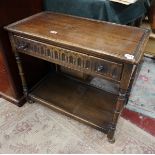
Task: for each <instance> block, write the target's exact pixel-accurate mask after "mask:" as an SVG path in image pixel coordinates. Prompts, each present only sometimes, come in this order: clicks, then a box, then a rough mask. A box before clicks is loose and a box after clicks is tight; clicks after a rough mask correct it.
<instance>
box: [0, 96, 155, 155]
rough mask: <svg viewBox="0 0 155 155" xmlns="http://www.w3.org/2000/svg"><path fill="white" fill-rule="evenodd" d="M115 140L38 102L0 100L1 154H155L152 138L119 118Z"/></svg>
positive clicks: (154, 143)
mask: <svg viewBox="0 0 155 155" xmlns="http://www.w3.org/2000/svg"><path fill="white" fill-rule="evenodd" d="M115 138H116V142H115V143H114V144H110V143H108V142H107V138H106V135H105V134H103V133H101V132H100V131H97V130H95V129H93V128H91V127H89V126H87V125H84V124H83V123H80V122H78V121H75V120H73V119H71V118H69V117H66V116H64V115H62V114H59V113H56V112H54V111H53V110H51V109H49V108H47V107H45V106H42V105H40V104H37V103H34V104H28V103H26V104H25V105H24V106H23V107H20V108H19V107H17V106H15V105H13V104H11V103H9V102H8V101H6V100H4V99H0V153H150V154H154V153H155V147H154V146H155V137H153V136H151V135H149V134H148V133H146V132H145V131H143V130H141V129H140V128H138V127H136V126H135V125H133V124H132V123H130V122H128V121H127V120H125V119H123V118H120V119H119V122H118V126H117V131H116V135H115Z"/></svg>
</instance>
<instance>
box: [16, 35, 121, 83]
mask: <svg viewBox="0 0 155 155" xmlns="http://www.w3.org/2000/svg"><path fill="white" fill-rule="evenodd" d="M14 43H15V48H16V50H18V51H19V52H22V53H26V54H29V55H32V56H35V57H38V58H41V59H44V60H47V61H50V62H53V63H56V64H59V65H61V66H65V67H68V68H71V69H75V70H79V71H81V72H85V73H88V74H92V75H95V76H104V77H107V78H111V79H113V80H116V81H120V78H121V72H122V64H119V63H115V62H111V61H108V60H104V59H100V58H97V57H93V56H89V55H87V54H82V53H78V52H75V51H72V50H68V49H64V48H61V47H57V46H53V45H50V44H46V43H42V42H39V41H35V40H32V39H27V38H23V37H20V36H16V35H14Z"/></svg>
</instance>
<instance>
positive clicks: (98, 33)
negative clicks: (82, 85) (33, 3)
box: [7, 12, 149, 64]
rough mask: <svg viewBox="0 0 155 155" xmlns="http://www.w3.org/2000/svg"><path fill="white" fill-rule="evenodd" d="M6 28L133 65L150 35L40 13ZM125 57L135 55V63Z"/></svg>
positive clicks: (75, 18)
mask: <svg viewBox="0 0 155 155" xmlns="http://www.w3.org/2000/svg"><path fill="white" fill-rule="evenodd" d="M36 26H37V27H36ZM7 29H8V30H9V31H12V32H16V33H18V34H20V33H22V35H26V36H31V37H34V38H40V39H42V40H45V41H49V40H50V42H53V43H54V44H57V45H59V46H63V45H64V46H65V47H66V48H68V49H72V50H73V49H75V50H76V51H78V52H79V51H80V52H82V53H87V54H93V55H95V56H99V57H103V56H104V57H108V58H109V59H114V58H115V60H116V59H119V60H121V61H125V62H128V63H132V64H133V63H138V62H139V59H140V55H141V48H142V46H141V44H143V43H145V42H146V41H147V36H148V35H149V31H147V30H144V29H139V28H136V27H130V28H129V27H128V26H122V25H116V24H109V23H107V22H102V21H97V22H96V21H94V20H90V19H87V20H85V19H84V18H80V17H73V16H68V15H63V16H62V15H61V14H58V13H52V14H51V13H50V12H44V13H39V14H37V15H35V16H32V17H29V18H28V19H24V20H23V21H20V22H17V23H15V24H12V25H10V26H8V27H7ZM23 32H24V33H23ZM124 32H125V33H124ZM103 36H104V37H103ZM125 54H130V55H133V56H134V58H133V59H132V61H131V60H128V59H127V58H126V57H125Z"/></svg>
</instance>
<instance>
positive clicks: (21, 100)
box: [0, 92, 26, 107]
mask: <svg viewBox="0 0 155 155" xmlns="http://www.w3.org/2000/svg"><path fill="white" fill-rule="evenodd" d="M0 97H2V98H4V99H5V100H7V101H9V102H11V103H13V104H15V105H17V106H18V107H21V106H23V105H24V103H25V102H26V99H25V97H24V95H23V96H22V97H21V98H19V99H15V98H13V97H11V96H9V95H6V94H4V93H2V92H0Z"/></svg>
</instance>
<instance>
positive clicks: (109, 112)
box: [29, 74, 117, 132]
mask: <svg viewBox="0 0 155 155" xmlns="http://www.w3.org/2000/svg"><path fill="white" fill-rule="evenodd" d="M29 97H30V98H31V99H32V100H35V101H37V102H40V103H42V104H45V105H47V106H49V107H51V108H53V109H55V110H58V111H60V112H62V113H65V114H67V115H68V116H72V117H74V118H75V119H78V120H81V121H83V122H85V123H87V124H90V125H92V126H93V127H95V128H98V129H99V130H101V131H105V132H106V131H107V129H108V125H109V123H110V122H111V121H112V117H113V112H114V109H115V103H116V101H117V95H113V94H111V93H108V92H105V91H103V90H99V89H97V88H94V87H91V86H88V85H85V84H83V83H81V82H79V81H75V80H73V79H70V78H68V77H66V76H63V75H59V74H49V75H48V76H47V77H46V78H45V79H44V80H43V81H41V82H40V83H39V84H38V85H37V86H36V87H35V88H34V89H33V90H32V91H31V92H30V93H29Z"/></svg>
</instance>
